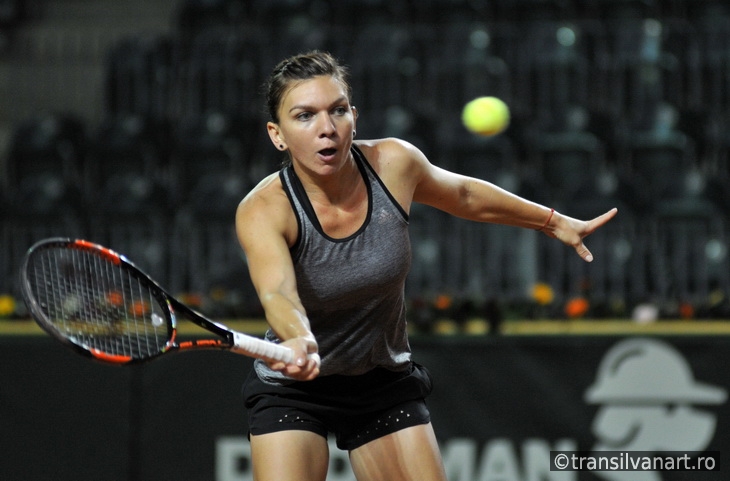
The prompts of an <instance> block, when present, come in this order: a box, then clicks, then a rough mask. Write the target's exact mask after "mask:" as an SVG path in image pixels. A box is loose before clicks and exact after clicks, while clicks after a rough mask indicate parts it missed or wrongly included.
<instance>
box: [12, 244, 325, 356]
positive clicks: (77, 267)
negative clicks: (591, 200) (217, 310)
mask: <svg viewBox="0 0 730 481" xmlns="http://www.w3.org/2000/svg"><path fill="white" fill-rule="evenodd" d="M20 277H21V290H22V293H23V298H24V300H25V303H26V305H27V306H28V309H29V311H30V313H31V315H32V316H33V318H34V319H35V320H36V322H37V323H38V324H39V325H40V326H41V327H42V328H43V329H44V330H45V331H47V332H48V333H49V334H51V335H52V336H53V337H55V338H56V339H59V340H60V341H61V342H62V343H64V344H65V345H67V346H69V347H71V348H73V349H74V350H75V351H77V352H79V353H81V354H82V355H85V356H88V357H91V358H93V359H97V360H99V361H103V362H106V363H111V364H120V365H125V364H135V363H141V362H145V361H149V360H151V359H154V358H156V357H158V356H161V355H163V354H167V353H171V352H175V351H186V350H193V349H224V350H225V349H228V350H231V351H233V352H236V353H239V354H243V355H246V356H250V357H256V358H263V359H267V360H273V361H284V362H287V363H288V362H292V360H293V357H294V351H293V350H292V349H289V348H288V347H285V346H281V345H279V344H275V343H273V342H268V341H265V340H263V339H259V338H256V337H253V336H249V335H247V334H242V333H240V332H236V331H234V330H232V329H229V328H227V327H226V326H224V325H222V324H219V323H217V322H213V321H211V320H210V319H207V318H206V317H204V316H203V315H202V314H200V313H198V312H196V311H194V310H193V309H191V308H189V307H187V306H186V305H184V304H183V303H182V302H180V301H178V300H176V299H175V298H174V297H172V296H171V295H170V294H168V293H167V292H166V291H165V290H164V289H163V288H162V287H160V285H159V284H157V283H156V282H155V281H154V280H152V278H150V277H149V276H148V275H147V274H145V273H144V272H142V270H140V269H139V268H138V267H136V266H135V265H134V264H133V263H132V262H131V261H129V260H128V259H127V258H126V257H124V256H123V255H120V254H118V253H116V252H114V251H113V250H111V249H108V248H106V247H103V246H100V245H97V244H94V243H92V242H88V241H85V240H78V239H76V240H75V239H65V238H52V239H46V240H43V241H40V242H38V243H37V244H35V245H33V246H32V247H31V248H30V249H29V250H28V253H27V254H26V256H25V259H24V262H23V265H22V268H21V273H20ZM179 315H182V316H184V317H185V318H186V319H188V320H190V321H192V322H193V323H195V324H197V325H198V326H200V327H202V328H204V329H207V330H208V331H209V332H211V333H213V334H216V338H214V339H196V340H190V341H185V342H178V339H177V338H178V329H177V318H178V316H179ZM311 357H314V358H315V359H316V360H317V361H319V356H318V355H317V354H312V355H311Z"/></svg>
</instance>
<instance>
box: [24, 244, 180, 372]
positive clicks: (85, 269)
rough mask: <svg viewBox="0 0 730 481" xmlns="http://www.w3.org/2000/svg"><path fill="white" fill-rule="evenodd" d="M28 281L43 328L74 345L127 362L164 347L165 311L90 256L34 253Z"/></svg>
mask: <svg viewBox="0 0 730 481" xmlns="http://www.w3.org/2000/svg"><path fill="white" fill-rule="evenodd" d="M29 278H30V283H31V285H32V286H33V290H34V291H35V292H34V294H35V296H36V299H37V300H38V301H39V302H38V304H39V307H40V308H41V309H42V310H43V311H44V314H45V318H46V320H47V322H48V323H50V326H49V327H51V328H52V329H54V330H55V331H57V332H58V333H59V334H61V335H62V336H63V337H66V338H68V339H69V340H71V341H72V342H74V343H75V344H78V345H81V346H83V347H85V348H87V349H91V350H96V351H100V352H102V353H104V354H107V355H111V356H124V357H130V358H132V359H141V358H145V357H150V356H152V355H155V354H158V353H160V352H161V351H164V350H165V349H166V347H167V346H168V341H169V338H170V329H169V328H168V322H167V321H166V315H165V311H164V309H163V307H162V306H161V305H160V301H158V299H157V298H156V297H155V296H154V293H153V292H152V289H151V288H150V287H149V286H148V285H147V284H146V283H144V282H143V281H141V280H140V278H138V277H137V276H135V275H134V274H133V273H132V272H130V271H129V270H127V269H124V268H122V267H120V266H118V265H115V264H113V263H112V262H110V261H109V260H107V259H106V258H104V257H101V256H100V255H98V254H96V253H94V252H93V251H90V250H82V249H67V248H56V249H46V250H42V251H39V252H38V253H37V255H36V256H35V257H34V258H33V259H32V262H30V263H29Z"/></svg>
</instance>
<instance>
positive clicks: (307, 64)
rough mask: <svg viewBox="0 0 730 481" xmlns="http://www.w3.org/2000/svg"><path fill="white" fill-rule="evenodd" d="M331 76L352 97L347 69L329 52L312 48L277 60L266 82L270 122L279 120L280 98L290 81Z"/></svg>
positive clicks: (348, 96)
mask: <svg viewBox="0 0 730 481" xmlns="http://www.w3.org/2000/svg"><path fill="white" fill-rule="evenodd" d="M319 76H332V77H333V78H335V79H336V80H338V81H340V82H342V84H343V85H344V86H345V90H346V93H347V98H348V99H350V98H351V97H352V86H351V85H350V77H349V71H348V69H347V67H345V66H344V65H340V63H339V62H338V61H337V60H336V59H335V58H334V57H333V56H332V55H331V54H329V53H327V52H321V51H319V50H314V51H311V52H307V53H303V54H299V55H295V56H293V57H289V58H287V59H285V60H282V61H281V62H279V64H278V65H277V66H276V67H275V68H274V70H273V71H272V72H271V75H270V76H269V80H268V82H267V83H266V108H267V109H268V112H269V117H270V118H271V121H272V122H275V123H278V122H279V106H280V104H281V99H282V97H283V96H284V94H285V93H286V91H287V89H288V88H289V85H290V84H291V83H292V82H297V81H302V80H309V79H311V78H313V77H319Z"/></svg>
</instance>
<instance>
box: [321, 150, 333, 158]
mask: <svg viewBox="0 0 730 481" xmlns="http://www.w3.org/2000/svg"><path fill="white" fill-rule="evenodd" d="M335 153H337V149H322V150H320V151H319V155H321V156H322V157H332V156H333V155H335Z"/></svg>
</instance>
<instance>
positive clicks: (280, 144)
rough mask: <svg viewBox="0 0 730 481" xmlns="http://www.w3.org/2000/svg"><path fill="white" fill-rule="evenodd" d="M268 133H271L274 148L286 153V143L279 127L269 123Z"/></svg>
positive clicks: (267, 125) (267, 124)
mask: <svg viewBox="0 0 730 481" xmlns="http://www.w3.org/2000/svg"><path fill="white" fill-rule="evenodd" d="M266 131H267V132H268V133H269V138H270V139H271V143H272V144H274V147H276V148H277V149H278V150H281V151H282V152H283V151H285V150H286V142H285V141H284V139H283V138H282V136H281V131H280V130H279V126H278V125H277V124H275V123H274V122H267V123H266Z"/></svg>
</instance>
